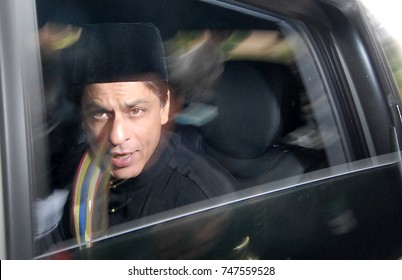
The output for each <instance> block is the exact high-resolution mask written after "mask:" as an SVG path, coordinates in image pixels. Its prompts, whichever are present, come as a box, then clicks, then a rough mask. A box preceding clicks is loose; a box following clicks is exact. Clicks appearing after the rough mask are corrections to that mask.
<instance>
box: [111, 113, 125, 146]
mask: <svg viewBox="0 0 402 280" xmlns="http://www.w3.org/2000/svg"><path fill="white" fill-rule="evenodd" d="M128 139H129V136H128V129H127V127H126V124H125V121H124V119H122V118H120V117H115V118H114V119H113V120H112V122H111V124H110V133H109V142H110V143H111V144H112V145H113V146H118V145H120V144H121V143H123V142H124V141H126V140H128Z"/></svg>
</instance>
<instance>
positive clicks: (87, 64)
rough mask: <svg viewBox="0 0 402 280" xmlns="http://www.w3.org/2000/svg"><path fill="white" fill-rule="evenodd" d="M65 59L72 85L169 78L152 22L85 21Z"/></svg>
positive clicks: (66, 69)
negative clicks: (146, 78) (103, 22)
mask: <svg viewBox="0 0 402 280" xmlns="http://www.w3.org/2000/svg"><path fill="white" fill-rule="evenodd" d="M62 59H63V63H64V64H65V65H64V67H65V69H64V71H65V75H66V83H67V84H69V85H83V84H91V83H100V82H123V81H137V80H143V79H144V76H146V77H148V76H149V75H153V76H155V77H157V78H156V79H158V80H162V81H167V78H168V77H167V70H166V62H165V53H164V49H163V44H162V40H161V36H160V33H159V31H158V29H157V28H156V27H155V26H154V25H152V24H146V23H106V24H92V25H84V26H83V29H82V32H81V37H80V39H79V41H78V42H77V43H76V44H74V45H73V46H72V47H70V48H68V49H66V50H65V51H64V52H63V54H62Z"/></svg>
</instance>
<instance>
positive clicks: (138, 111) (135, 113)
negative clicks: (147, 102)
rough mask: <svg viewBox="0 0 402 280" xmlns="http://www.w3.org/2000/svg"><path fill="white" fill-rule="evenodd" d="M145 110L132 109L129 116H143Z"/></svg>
mask: <svg viewBox="0 0 402 280" xmlns="http://www.w3.org/2000/svg"><path fill="white" fill-rule="evenodd" d="M145 111H146V110H145V109H143V108H131V109H130V110H129V114H130V115H131V116H141V115H142V114H144V113H145Z"/></svg>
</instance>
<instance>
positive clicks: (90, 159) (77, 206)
mask: <svg viewBox="0 0 402 280" xmlns="http://www.w3.org/2000/svg"><path fill="white" fill-rule="evenodd" d="M109 179H110V171H109V169H108V168H104V167H103V165H102V164H101V162H100V161H99V160H97V159H96V158H95V157H94V156H93V155H92V153H90V152H88V151H87V152H85V154H84V155H83V157H82V158H81V162H80V165H79V167H78V169H77V173H76V175H75V181H74V188H73V197H72V208H71V209H72V218H73V223H74V230H75V234H76V237H77V241H78V243H79V244H82V243H85V244H86V246H87V247H90V246H91V245H92V241H93V240H94V238H96V237H98V236H100V235H101V234H102V233H103V232H104V231H105V230H106V229H107V221H108V217H107V215H108V214H107V206H108V205H107V204H108V191H109Z"/></svg>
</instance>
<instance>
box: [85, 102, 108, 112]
mask: <svg viewBox="0 0 402 280" xmlns="http://www.w3.org/2000/svg"><path fill="white" fill-rule="evenodd" d="M83 109H84V110H106V108H105V107H103V106H101V105H99V104H96V103H88V104H85V106H84V108H83Z"/></svg>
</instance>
